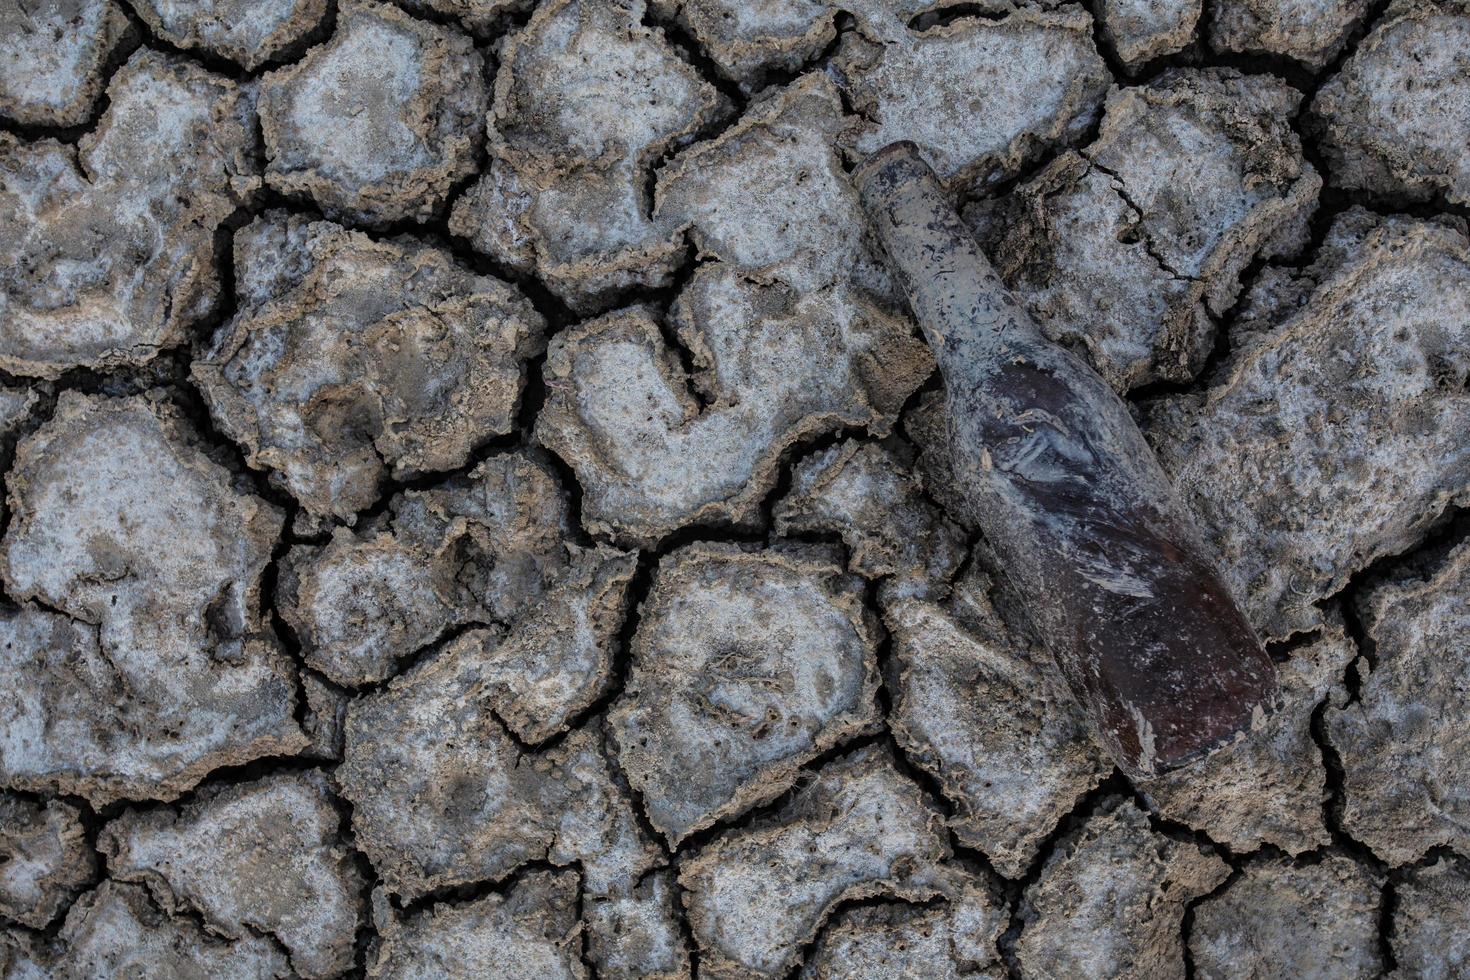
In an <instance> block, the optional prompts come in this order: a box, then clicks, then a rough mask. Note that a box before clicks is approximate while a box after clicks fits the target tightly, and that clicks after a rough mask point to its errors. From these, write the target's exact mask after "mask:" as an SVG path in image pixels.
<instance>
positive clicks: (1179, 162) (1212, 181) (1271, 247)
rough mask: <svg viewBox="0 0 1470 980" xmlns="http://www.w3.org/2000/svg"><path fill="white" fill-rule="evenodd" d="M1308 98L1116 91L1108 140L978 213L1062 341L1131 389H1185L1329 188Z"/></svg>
mask: <svg viewBox="0 0 1470 980" xmlns="http://www.w3.org/2000/svg"><path fill="white" fill-rule="evenodd" d="M1300 98H1301V96H1300V93H1298V92H1297V91H1296V90H1295V89H1293V88H1291V87H1290V86H1288V85H1286V84H1285V83H1283V82H1280V81H1278V80H1276V79H1274V78H1272V77H1270V76H1267V75H1242V74H1240V73H1239V72H1236V71H1233V70H1230V69H1218V68H1217V69H1208V70H1203V71H1177V72H1169V73H1166V74H1164V75H1163V76H1161V77H1159V78H1157V79H1155V80H1154V81H1152V82H1150V83H1149V84H1147V85H1143V86H1139V87H1136V88H1129V89H1114V90H1113V92H1112V94H1111V95H1109V97H1108V101H1107V109H1106V112H1105V114H1104V116H1103V122H1102V128H1101V129H1100V131H1099V133H1098V137H1097V139H1096V140H1095V141H1094V142H1093V143H1091V144H1090V145H1088V146H1086V147H1084V148H1082V149H1081V150H1080V151H1079V152H1077V153H1064V154H1063V155H1062V156H1060V157H1058V158H1057V159H1056V160H1055V161H1053V162H1052V163H1051V164H1050V165H1049V166H1048V167H1046V168H1045V169H1044V170H1042V171H1041V173H1039V174H1038V175H1037V176H1036V177H1034V178H1032V179H1031V180H1030V181H1028V182H1026V183H1025V184H1023V185H1021V186H1020V187H1019V188H1018V189H1017V190H1016V191H1015V192H1014V193H1013V194H1012V195H1011V197H1010V199H1009V200H1007V201H1005V202H1002V203H1000V204H994V203H982V204H981V205H979V206H977V207H973V208H971V209H970V212H969V216H970V218H971V220H972V222H973V223H974V224H975V225H976V226H977V230H978V231H979V232H980V233H981V235H982V236H983V238H984V239H985V240H986V245H987V248H988V251H989V252H990V254H992V255H994V256H995V257H996V259H997V264H998V268H999V270H1000V273H1001V275H1002V276H1003V277H1004V278H1005V280H1006V282H1007V283H1008V284H1009V285H1010V286H1011V287H1012V288H1013V289H1015V290H1016V291H1017V293H1018V294H1019V295H1020V297H1021V298H1022V299H1023V300H1024V301H1025V302H1026V304H1027V306H1028V307H1030V309H1031V311H1032V313H1033V314H1034V315H1035V316H1036V318H1037V320H1038V322H1039V323H1040V324H1041V325H1042V329H1043V330H1044V331H1045V332H1046V334H1047V336H1048V337H1050V338H1051V339H1053V340H1055V341H1057V342H1059V343H1062V344H1065V345H1066V346H1068V347H1069V348H1071V349H1072V350H1074V351H1075V352H1076V353H1078V354H1079V355H1081V356H1082V357H1084V358H1085V359H1087V361H1088V362H1089V363H1090V364H1091V365H1092V366H1093V367H1094V368H1095V369H1096V370H1097V371H1098V373H1099V374H1101V375H1102V376H1103V378H1104V379H1105V380H1106V381H1108V382H1109V383H1110V384H1111V385H1112V386H1113V387H1114V388H1116V389H1118V390H1119V391H1126V390H1127V389H1129V388H1132V387H1135V386H1138V385H1141V384H1147V383H1149V382H1154V381H1187V380H1189V379H1190V378H1192V377H1194V375H1195V374H1197V373H1198V372H1199V370H1200V368H1201V367H1203V365H1204V362H1205V357H1206V355H1207V354H1208V353H1209V350H1210V347H1211V345H1212V343H1213V340H1214V334H1215V325H1214V322H1213V320H1212V319H1211V318H1212V317H1213V316H1219V315H1220V314H1222V313H1224V312H1225V311H1226V310H1227V309H1228V308H1229V307H1230V306H1231V304H1232V303H1234V301H1235V299H1236V296H1237V294H1238V292H1239V290H1240V284H1239V283H1240V275H1241V272H1242V270H1243V269H1245V267H1246V266H1247V265H1248V264H1249V263H1250V262H1251V261H1252V260H1253V259H1254V258H1256V257H1257V256H1260V255H1265V256H1271V255H1277V254H1282V253H1286V252H1291V251H1294V250H1295V249H1296V248H1298V247H1299V246H1300V245H1301V243H1302V241H1303V240H1304V236H1305V231H1306V221H1307V219H1308V218H1309V217H1310V216H1311V214H1312V211H1313V209H1314V208H1315V206H1316V202H1317V191H1318V189H1319V188H1320V187H1321V183H1322V182H1321V179H1320V178H1319V177H1318V176H1317V174H1316V172H1315V171H1314V170H1313V169H1312V167H1311V165H1310V164H1308V163H1306V162H1304V160H1303V159H1302V149H1301V143H1300V141H1299V140H1298V138H1297V136H1296V134H1295V133H1294V132H1293V131H1292V129H1291V127H1290V125H1289V124H1288V119H1289V117H1290V116H1291V114H1292V113H1293V112H1294V111H1295V108H1296V106H1297V103H1298V102H1299V101H1300Z"/></svg>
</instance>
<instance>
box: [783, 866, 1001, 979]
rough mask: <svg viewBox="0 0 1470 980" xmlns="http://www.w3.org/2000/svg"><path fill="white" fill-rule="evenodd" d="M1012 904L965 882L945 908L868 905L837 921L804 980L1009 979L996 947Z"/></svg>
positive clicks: (825, 933) (811, 959)
mask: <svg viewBox="0 0 1470 980" xmlns="http://www.w3.org/2000/svg"><path fill="white" fill-rule="evenodd" d="M1006 913H1007V908H1006V903H1005V901H1004V900H1003V899H1002V898H1001V897H1000V896H999V895H998V894H995V893H994V891H993V890H991V889H990V888H988V887H986V886H985V884H984V883H983V882H973V881H971V882H964V883H962V884H961V885H960V886H959V887H958V888H957V889H956V894H954V895H952V896H951V897H949V898H948V899H947V900H946V901H945V902H944V903H943V904H938V905H936V904H934V903H930V904H927V905H923V906H919V905H909V904H904V903H898V902H895V903H892V904H885V905H869V906H864V907H859V908H855V909H851V910H849V911H846V912H842V913H839V914H838V915H837V916H835V917H833V919H832V921H831V922H830V923H829V924H828V925H827V928H826V929H824V930H823V931H822V935H821V938H820V939H818V940H817V943H816V946H815V947H814V948H813V949H812V951H811V953H809V954H808V955H807V957H806V961H805V963H804V964H803V965H802V971H801V977H802V980H960V978H962V977H981V978H990V980H1000V978H1002V977H1004V976H1005V975H1006V969H1005V963H1004V962H1003V961H1002V959H1001V956H1000V952H999V950H998V948H997V945H996V944H997V941H998V940H999V939H1000V936H1001V933H1003V932H1004V931H1005V929H1006V925H1007V915H1006Z"/></svg>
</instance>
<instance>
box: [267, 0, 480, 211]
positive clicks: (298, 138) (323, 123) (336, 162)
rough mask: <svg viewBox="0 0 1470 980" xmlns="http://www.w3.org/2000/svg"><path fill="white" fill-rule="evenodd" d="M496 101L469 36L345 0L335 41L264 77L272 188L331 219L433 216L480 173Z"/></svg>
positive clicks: (388, 9) (379, 6)
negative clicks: (491, 101)
mask: <svg viewBox="0 0 1470 980" xmlns="http://www.w3.org/2000/svg"><path fill="white" fill-rule="evenodd" d="M487 98H488V96H487V94H486V83H485V64H484V61H483V59H481V57H480V54H479V52H478V51H476V50H475V47H474V45H473V44H472V43H471V42H470V39H469V38H468V37H466V36H465V35H464V34H462V33H460V32H459V31H456V30H454V29H452V28H448V27H442V26H440V25H438V24H432V23H429V22H427V21H422V20H418V19H416V18H414V17H410V16H409V15H408V14H406V13H404V12H403V11H402V10H399V9H398V8H397V7H390V6H386V5H384V4H380V3H374V2H371V0H342V3H341V4H340V6H339V8H338V12H337V29H336V32H335V33H334V34H333V35H332V38H331V40H330V41H328V42H327V43H326V44H325V45H322V46H320V47H317V48H313V49H312V50H311V52H310V53H309V54H308V55H307V56H306V57H305V58H303V59H302V60H301V61H299V62H297V63H296V64H294V65H291V66H290V67H287V68H282V69H280V70H278V71H273V72H271V73H270V74H268V75H266V76H265V77H264V78H263V79H262V80H261V83H260V123H261V132H262V133H263V135H264V137H265V150H266V157H267V159H268V160H269V164H268V166H267V167H266V180H267V181H268V182H269V183H270V185H271V187H273V188H275V189H276V190H278V191H281V192H282V193H286V194H307V195H310V196H311V198H312V199H313V200H315V201H316V203H317V204H318V205H320V206H321V208H322V210H323V211H325V212H326V213H327V216H328V217H330V218H339V219H345V220H350V221H357V222H361V223H363V224H368V225H382V224H387V223H390V222H393V221H399V220H405V219H406V220H414V221H425V220H428V219H429V218H432V217H433V216H434V215H435V214H436V213H437V212H438V211H439V209H440V208H441V207H442V206H443V204H444V202H445V201H446V200H447V198H448V196H449V192H450V190H451V189H453V187H454V185H455V184H456V183H457V182H458V181H460V180H462V179H463V178H465V177H468V176H469V175H470V174H472V173H474V172H475V167H476V159H475V158H476V154H477V152H478V150H479V147H480V145H481V143H482V141H483V138H484V132H485V119H484V116H485V105H486V100H487Z"/></svg>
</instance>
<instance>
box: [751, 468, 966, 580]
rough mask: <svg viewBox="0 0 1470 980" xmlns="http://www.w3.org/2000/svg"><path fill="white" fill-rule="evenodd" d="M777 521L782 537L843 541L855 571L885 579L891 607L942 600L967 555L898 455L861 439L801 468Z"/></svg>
mask: <svg viewBox="0 0 1470 980" xmlns="http://www.w3.org/2000/svg"><path fill="white" fill-rule="evenodd" d="M773 516H774V518H775V529H776V533H777V534H779V535H782V536H789V535H798V536H799V535H803V534H836V535H840V536H841V538H842V541H843V543H844V544H845V545H847V548H848V552H849V558H848V563H847V567H848V569H849V570H850V571H853V572H856V573H857V574H859V575H862V576H863V577H864V578H870V579H878V580H880V582H881V585H880V587H879V596H880V599H884V600H886V599H890V598H899V597H902V596H921V597H925V598H928V597H931V596H936V595H937V594H938V593H942V592H943V591H945V584H946V583H948V581H949V580H950V579H951V578H952V577H953V576H954V573H955V572H956V571H957V570H958V569H959V566H960V564H961V563H962V562H963V561H964V560H965V556H966V553H967V551H966V547H965V544H966V542H965V535H964V532H963V531H962V530H961V529H960V528H959V526H958V525H956V524H955V523H954V522H953V521H951V520H950V519H949V518H948V517H946V516H945V514H944V512H943V511H941V510H940V509H939V507H937V506H936V505H935V504H934V503H933V502H931V501H930V500H928V499H927V498H926V497H924V495H923V487H922V486H921V485H920V483H919V481H918V480H917V479H915V477H914V476H913V474H912V473H910V472H909V470H908V469H907V468H905V467H904V466H903V464H902V463H901V462H900V461H899V460H898V459H897V458H896V457H895V455H894V454H893V453H892V452H891V451H890V450H888V449H885V448H883V447H882V446H881V445H878V444H875V443H870V442H860V441H858V440H856V439H849V440H846V441H844V442H840V443H837V444H836V445H834V446H832V447H831V448H829V449H825V450H822V451H821V452H817V453H813V454H812V455H810V456H805V457H803V458H802V459H801V460H800V461H798V462H797V464H796V466H795V468H794V470H793V473H792V478H791V491H790V493H789V494H788V495H787V496H786V497H785V499H783V500H781V501H779V502H778V503H777V504H776V507H775V512H774V515H773ZM940 597H942V596H940Z"/></svg>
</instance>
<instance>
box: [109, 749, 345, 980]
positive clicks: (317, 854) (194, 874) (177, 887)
mask: <svg viewBox="0 0 1470 980" xmlns="http://www.w3.org/2000/svg"><path fill="white" fill-rule="evenodd" d="M340 822H341V821H340V819H339V817H338V815H337V811H336V810H335V809H333V807H332V804H331V802H330V800H329V798H328V796H327V781H326V777H325V776H323V775H322V774H321V773H318V772H314V771H313V772H301V773H289V774H283V775H277V776H268V777H266V778H265V779H262V780H259V781H257V782H253V783H243V784H239V785H233V786H231V785H226V786H217V787H207V788H205V789H203V790H201V791H200V793H199V794H198V796H196V797H195V798H194V799H193V800H191V801H190V803H189V804H188V805H187V806H186V807H183V808H182V809H180V810H174V809H172V808H169V807H163V808H159V809H155V810H144V811H137V810H134V811H129V812H126V813H124V814H123V815H122V816H121V817H119V818H118V819H116V820H114V821H112V822H111V823H109V824H108V825H107V827H106V828H105V829H104V830H103V831H102V836H101V838H100V840H99V841H98V848H99V849H100V850H101V851H102V853H103V854H104V855H106V857H107V872H108V876H109V877H110V878H112V879H113V880H115V881H130V882H137V883H139V884H145V885H147V886H148V889H149V892H150V893H151V894H152V895H154V896H155V898H157V899H158V900H159V901H160V902H161V903H162V904H163V905H164V907H165V908H167V909H169V910H171V911H172V910H176V909H180V908H182V909H186V910H189V911H191V912H195V913H199V914H202V915H203V917H204V921H205V923H206V924H207V925H208V927H209V930H210V932H212V933H214V934H216V935H222V936H224V937H226V938H228V939H242V938H245V937H248V936H255V935H266V936H269V937H271V938H272V939H274V940H275V941H276V942H278V943H280V944H281V945H282V946H284V947H285V949H286V951H287V953H288V954H289V956H290V958H291V966H292V967H293V968H294V969H295V971H296V972H297V973H299V974H300V975H301V976H303V977H306V978H318V977H333V976H336V975H338V974H339V973H342V972H344V971H345V970H347V969H348V968H349V967H351V966H352V956H353V941H354V938H355V936H356V933H357V924H358V920H359V918H360V917H361V916H362V913H363V911H364V908H363V906H364V904H365V903H364V902H363V896H362V890H363V882H362V877H361V875H359V874H358V872H357V868H356V867H355V865H354V864H353V859H352V856H351V854H350V852H349V851H348V850H347V848H346V847H345V846H344V845H343V844H342V843H341V842H340V840H339V824H340Z"/></svg>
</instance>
